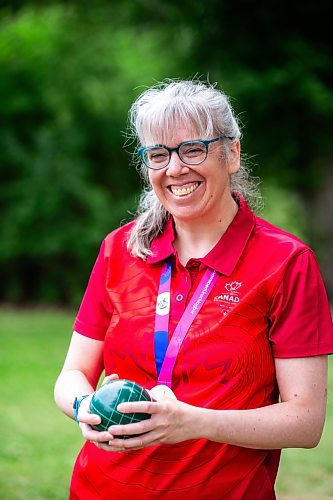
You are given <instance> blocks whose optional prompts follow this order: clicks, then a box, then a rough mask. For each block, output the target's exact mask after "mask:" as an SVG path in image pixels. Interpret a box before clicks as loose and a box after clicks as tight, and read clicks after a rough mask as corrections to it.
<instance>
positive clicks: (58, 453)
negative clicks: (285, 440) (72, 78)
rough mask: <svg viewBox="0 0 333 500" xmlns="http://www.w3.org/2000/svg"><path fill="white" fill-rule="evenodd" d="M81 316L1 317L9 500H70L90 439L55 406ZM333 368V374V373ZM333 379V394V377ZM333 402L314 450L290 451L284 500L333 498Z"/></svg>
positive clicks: (1, 494) (0, 313) (282, 479)
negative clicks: (71, 484) (59, 377)
mask: <svg viewBox="0 0 333 500" xmlns="http://www.w3.org/2000/svg"><path fill="white" fill-rule="evenodd" d="M73 318H74V313H71V312H63V311H43V310H30V311H29V310H16V309H0V338H1V356H0V376H1V411H0V428H1V446H0V498H1V500H27V499H29V500H30V499H34V500H42V499H43V500H44V499H52V500H65V499H67V498H68V487H69V481H70V476H71V470H72V467H73V463H74V460H75V457H76V454H77V452H78V450H79V448H80V446H81V444H82V437H81V435H80V432H79V430H78V428H77V426H76V424H75V423H74V422H71V421H70V420H69V419H68V418H67V417H65V416H64V415H62V414H61V413H60V411H59V410H58V409H57V408H56V406H55V404H54V402H53V385H54V382H55V379H56V377H57V375H58V373H59V371H60V369H61V366H62V363H63V360H64V356H65V352H66V350H67V346H68V343H69V340H70V336H71V327H72V322H73ZM332 366H333V365H332V361H331V367H332ZM332 371H333V370H331V371H330V387H331V392H332V391H333V377H332V375H333V374H332ZM332 431H333V414H332V394H329V405H328V414H327V421H326V426H325V430H324V435H323V438H322V441H321V443H320V445H319V446H318V447H317V448H316V449H314V450H285V451H284V452H283V458H282V463H281V467H280V473H279V477H278V482H277V491H278V498H279V499H284V498H288V499H293V500H296V499H304V498H306V499H313V500H320V499H324V498H333V453H332V444H333V439H332Z"/></svg>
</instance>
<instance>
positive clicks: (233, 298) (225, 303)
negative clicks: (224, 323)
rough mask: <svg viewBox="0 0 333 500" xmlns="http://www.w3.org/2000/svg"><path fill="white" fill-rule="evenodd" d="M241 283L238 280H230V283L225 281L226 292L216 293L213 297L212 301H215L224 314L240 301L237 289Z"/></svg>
mask: <svg viewBox="0 0 333 500" xmlns="http://www.w3.org/2000/svg"><path fill="white" fill-rule="evenodd" d="M241 286H242V283H241V282H239V281H231V282H230V283H226V284H225V285H224V288H225V289H226V291H227V293H222V294H221V295H216V296H215V297H214V302H217V303H218V304H219V305H220V307H221V309H222V312H223V314H224V316H226V315H227V314H228V312H229V311H230V310H231V309H232V306H233V305H235V304H237V303H238V302H239V301H240V298H239V291H238V290H239V289H240V288H241Z"/></svg>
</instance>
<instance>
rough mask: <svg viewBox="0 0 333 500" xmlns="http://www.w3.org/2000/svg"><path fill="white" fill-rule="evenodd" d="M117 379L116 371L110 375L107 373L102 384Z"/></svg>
mask: <svg viewBox="0 0 333 500" xmlns="http://www.w3.org/2000/svg"><path fill="white" fill-rule="evenodd" d="M118 379H119V375H118V374H117V373H112V374H111V375H107V376H106V377H105V378H104V380H103V382H102V385H104V384H107V383H108V382H110V381H111V380H118Z"/></svg>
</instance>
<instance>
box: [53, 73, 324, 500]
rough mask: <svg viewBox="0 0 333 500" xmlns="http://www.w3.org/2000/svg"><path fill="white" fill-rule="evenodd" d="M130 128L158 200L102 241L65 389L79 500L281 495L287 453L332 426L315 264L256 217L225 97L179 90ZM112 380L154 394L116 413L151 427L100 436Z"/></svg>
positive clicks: (134, 117)
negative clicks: (78, 437) (97, 395)
mask: <svg viewBox="0 0 333 500" xmlns="http://www.w3.org/2000/svg"><path fill="white" fill-rule="evenodd" d="M130 117H131V123H132V125H133V128H134V131H135V134H136V135H137V137H138V140H139V142H140V144H141V147H140V148H139V150H138V152H139V155H140V158H141V163H142V172H143V174H144V176H145V178H146V180H147V181H148V185H149V189H148V190H147V191H146V192H145V193H144V195H143V197H142V199H141V204H140V210H139V215H138V218H137V219H136V220H135V221H133V222H131V223H130V224H127V225H126V226H124V227H121V228H119V229H117V230H116V231H113V232H112V233H111V234H109V235H108V236H107V237H106V239H105V240H104V242H103V243H102V246H101V249H100V253H99V256H98V258H97V260H96V263H95V266H94V269H93V271H92V274H91V277H90V280H89V284H88V287H87V290H86V293H85V296H84V299H83V301H82V304H81V307H80V310H79V313H78V316H77V318H76V321H75V325H74V330H75V331H74V333H73V337H72V341H71V344H70V347H69V351H68V354H67V358H66V361H65V364H64V367H63V370H62V372H61V374H60V376H59V378H58V380H57V383H56V387H55V399H56V402H57V404H58V406H59V407H60V409H61V410H62V411H64V412H65V413H66V414H67V415H68V416H69V417H71V418H73V401H75V403H74V413H75V417H76V419H77V420H78V422H79V426H80V429H81V431H82V434H83V437H84V438H85V440H86V443H85V445H84V446H83V448H82V450H81V452H80V454H79V456H78V459H77V461H76V465H75V468H74V472H73V477H72V483H71V494H70V498H72V499H79V498H80V499H83V498H84V499H85V500H87V499H97V498H104V499H109V498H115V499H123V498H128V496H129V495H130V494H131V493H132V494H134V495H135V498H138V499H143V498H157V497H159V496H160V495H164V496H165V497H167V498H170V499H182V500H184V498H192V499H215V498H216V499H217V498H221V499H222V498H223V499H235V500H236V499H237V500H239V499H240V498H247V499H252V498H253V499H254V498H255V499H257V500H258V499H272V498H275V495H274V481H275V477H276V474H277V469H278V463H279V456H280V450H281V449H282V448H287V447H304V448H311V447H314V446H316V445H317V444H318V442H319V439H320V436H321V433H322V428H323V424H324V418H325V406H326V383H327V356H326V355H327V354H329V353H331V352H332V349H333V335H332V321H331V316H330V311H329V307H328V302H327V297H326V293H325V290H324V286H323V282H322V279H321V277H320V273H319V270H318V266H317V264H316V260H315V257H314V255H313V252H312V251H311V249H309V248H308V247H307V246H306V245H304V244H303V243H302V242H301V241H299V240H298V239H297V238H295V237H294V236H292V235H290V234H287V233H285V232H283V231H281V230H280V229H278V228H276V227H274V226H272V225H270V224H269V223H267V222H265V221H263V220H262V219H260V218H258V217H256V216H255V215H254V214H253V213H252V211H251V210H250V208H249V207H248V205H247V203H246V201H245V199H244V198H248V197H249V195H251V194H253V186H252V185H251V182H250V181H249V178H248V176H247V175H246V170H245V168H244V165H242V164H241V161H240V130H239V127H238V124H237V121H236V118H235V116H234V114H233V112H232V109H231V107H230V105H229V103H228V100H227V98H226V96H225V95H224V94H223V93H222V92H220V91H219V90H217V89H216V88H214V87H213V86H210V85H207V84H204V83H201V82H191V81H175V82H173V81H168V82H166V83H165V84H162V85H160V86H157V87H155V88H152V89H148V90H147V91H145V92H144V93H143V94H142V95H141V96H139V98H138V99H137V101H136V102H135V103H134V104H133V106H132V109H131V114H130ZM103 370H105V374H106V375H107V377H108V379H109V378H111V379H112V378H117V377H118V376H119V377H120V378H126V379H130V380H133V381H135V382H137V383H139V384H141V385H143V386H144V387H146V388H147V389H151V394H152V396H153V398H154V399H155V401H152V402H137V403H126V404H122V405H120V406H119V407H118V409H119V411H121V412H124V413H126V412H132V411H135V412H147V413H150V414H151V418H150V419H149V420H144V421H142V422H140V423H135V424H129V425H126V426H122V425H118V426H111V427H110V428H109V430H108V432H97V431H94V430H93V429H92V428H91V427H90V425H92V424H95V423H98V422H99V421H100V420H99V417H98V416H97V415H93V414H90V413H89V411H88V408H89V402H90V399H91V396H92V394H93V392H94V391H95V389H96V386H97V383H98V380H99V377H100V375H101V373H102V371H103ZM163 385H164V386H165V385H166V386H168V387H170V388H171V389H172V392H171V391H167V390H166V391H164V390H163V391H161V390H160V388H161V387H163ZM173 395H174V396H175V397H173ZM125 434H126V435H131V434H133V435H138V434H139V436H137V437H132V438H129V439H126V440H124V439H121V436H122V435H125Z"/></svg>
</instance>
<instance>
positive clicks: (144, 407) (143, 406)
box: [117, 401, 160, 415]
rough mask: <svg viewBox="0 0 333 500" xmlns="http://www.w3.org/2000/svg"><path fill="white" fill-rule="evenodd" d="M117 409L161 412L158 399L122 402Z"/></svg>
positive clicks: (122, 411) (125, 411)
mask: <svg viewBox="0 0 333 500" xmlns="http://www.w3.org/2000/svg"><path fill="white" fill-rule="evenodd" d="M117 410H118V411H119V412H121V413H150V414H151V415H152V414H154V413H159V412H160V406H159V404H158V403H157V402H156V401H135V402H133V403H132V402H128V403H120V404H119V405H118V406H117Z"/></svg>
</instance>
